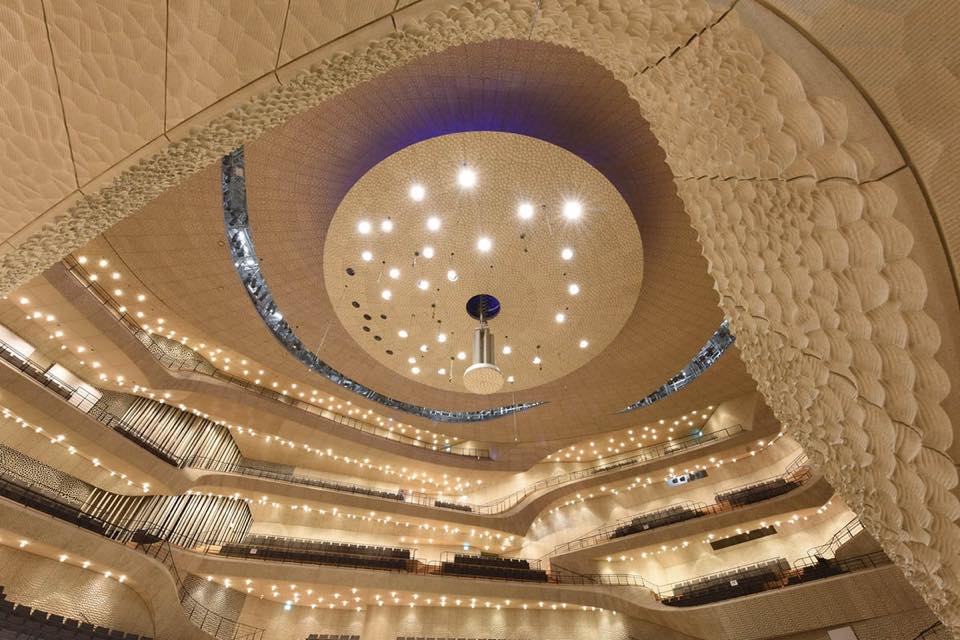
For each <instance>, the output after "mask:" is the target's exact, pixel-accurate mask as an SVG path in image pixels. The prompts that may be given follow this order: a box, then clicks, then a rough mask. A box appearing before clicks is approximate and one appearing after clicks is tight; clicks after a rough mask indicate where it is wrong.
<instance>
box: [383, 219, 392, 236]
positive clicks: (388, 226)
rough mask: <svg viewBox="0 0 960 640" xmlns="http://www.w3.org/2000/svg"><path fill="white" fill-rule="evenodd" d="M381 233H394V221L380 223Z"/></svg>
mask: <svg viewBox="0 0 960 640" xmlns="http://www.w3.org/2000/svg"><path fill="white" fill-rule="evenodd" d="M380 231H383V232H384V233H390V232H391V231H393V220H390V219H389V218H388V219H386V220H384V221H383V222H381V223H380Z"/></svg>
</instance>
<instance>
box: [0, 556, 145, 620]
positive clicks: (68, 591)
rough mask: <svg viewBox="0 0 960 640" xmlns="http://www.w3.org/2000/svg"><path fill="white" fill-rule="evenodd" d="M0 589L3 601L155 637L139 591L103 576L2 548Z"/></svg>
mask: <svg viewBox="0 0 960 640" xmlns="http://www.w3.org/2000/svg"><path fill="white" fill-rule="evenodd" d="M3 543H13V541H12V540H2V541H0V585H3V588H4V592H5V593H6V597H7V600H10V601H11V602H16V603H17V604H23V605H26V606H28V607H33V608H35V609H41V610H43V611H46V612H48V613H55V614H59V615H62V616H65V617H69V618H74V619H76V620H79V621H81V622H89V623H91V624H93V625H97V626H102V627H109V628H111V629H120V630H122V631H124V632H127V633H136V634H138V635H146V636H150V637H154V635H155V634H154V628H153V617H152V616H151V615H150V610H149V609H148V608H147V605H146V604H145V603H144V602H143V599H141V598H140V596H139V595H137V593H136V592H135V591H134V590H133V589H131V588H130V587H128V586H126V585H124V584H121V583H120V582H118V581H117V580H114V579H111V578H107V577H106V576H104V575H103V574H102V573H99V572H97V571H92V570H88V569H83V568H81V567H77V566H75V565H72V564H67V563H61V562H57V561H56V560H51V559H49V558H45V557H43V556H38V555H35V554H32V553H30V552H28V551H22V550H20V549H15V548H11V547H8V546H6V545H5V544H3Z"/></svg>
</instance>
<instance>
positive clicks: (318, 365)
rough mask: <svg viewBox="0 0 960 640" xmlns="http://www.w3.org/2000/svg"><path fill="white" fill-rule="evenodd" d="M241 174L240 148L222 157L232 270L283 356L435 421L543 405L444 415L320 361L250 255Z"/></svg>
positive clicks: (504, 413) (495, 414) (508, 412)
mask: <svg viewBox="0 0 960 640" xmlns="http://www.w3.org/2000/svg"><path fill="white" fill-rule="evenodd" d="M244 170H245V164H244V159H243V147H240V148H239V149H236V150H235V151H232V152H231V153H229V154H228V155H226V156H224V157H223V161H222V164H221V174H220V189H221V194H222V196H223V221H224V225H225V227H226V232H227V242H228V244H229V246H230V254H231V256H232V257H233V266H234V269H236V271H237V275H238V276H239V277H240V281H241V282H242V283H243V287H244V288H245V289H246V290H247V294H248V295H249V296H250V300H251V302H253V306H254V307H255V308H256V310H257V313H258V314H259V315H260V317H261V318H262V319H263V322H264V323H265V324H266V325H267V328H268V329H270V331H271V332H272V333H273V336H274V337H275V338H276V339H277V340H279V341H280V344H282V345H283V346H284V347H285V348H286V349H287V351H289V352H290V353H291V354H292V355H293V356H294V357H295V358H296V359H297V360H299V361H300V362H302V363H303V364H305V365H306V366H307V367H308V368H309V369H310V370H311V371H314V372H315V373H319V374H320V375H322V376H323V377H325V378H327V379H328V380H330V381H331V382H333V383H334V384H336V385H337V386H339V387H342V388H343V389H346V390H347V391H352V392H353V393H356V394H357V395H360V396H363V397H364V398H366V399H368V400H371V401H373V402H376V403H378V404H381V405H383V406H385V407H388V408H390V409H397V410H399V411H404V412H406V413H409V414H412V415H415V416H419V417H421V418H427V419H428V420H434V421H436V422H484V421H487V420H495V419H497V418H503V417H504V416H509V415H511V414H514V413H518V412H520V411H526V410H528V409H533V408H534V407H539V406H540V405H542V404H546V402H524V403H521V404H511V405H507V406H502V407H494V408H492V409H483V410H481V411H446V410H444V409H431V408H429V407H421V406H419V405H415V404H411V403H409V402H403V401H401V400H397V399H395V398H391V397H389V396H385V395H383V394H382V393H379V392H378V391H374V390H373V389H371V388H369V387H366V386H364V385H362V384H360V383H359V382H357V381H356V380H352V379H350V378H349V377H347V376H346V375H344V374H343V373H341V372H340V371H337V370H336V369H334V368H333V367H331V366H330V365H328V364H327V363H326V362H324V361H323V360H321V359H320V357H319V356H318V355H317V354H315V353H313V352H312V351H310V350H309V349H307V348H305V347H304V346H303V343H302V342H301V341H300V338H298V337H297V335H296V334H295V333H294V332H293V329H291V328H290V325H288V324H287V321H286V320H284V319H283V314H282V313H281V312H280V310H279V309H278V308H277V304H276V302H275V301H274V299H273V295H272V294H271V293H270V288H269V287H268V286H267V281H266V279H265V278H264V276H263V272H262V271H261V270H260V260H259V259H258V258H257V254H256V251H255V250H254V247H253V237H252V235H251V233H250V224H249V217H248V211H247V186H246V179H245V177H244Z"/></svg>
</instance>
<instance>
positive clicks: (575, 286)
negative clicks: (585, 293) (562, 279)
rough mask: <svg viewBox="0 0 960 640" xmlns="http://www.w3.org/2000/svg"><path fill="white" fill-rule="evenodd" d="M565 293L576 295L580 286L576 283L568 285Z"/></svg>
mask: <svg viewBox="0 0 960 640" xmlns="http://www.w3.org/2000/svg"><path fill="white" fill-rule="evenodd" d="M567 293H569V294H570V295H572V296H575V295H577V294H578V293H580V285H578V284H576V283H570V286H569V287H567Z"/></svg>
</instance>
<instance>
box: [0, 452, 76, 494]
mask: <svg viewBox="0 0 960 640" xmlns="http://www.w3.org/2000/svg"><path fill="white" fill-rule="evenodd" d="M0 467H3V468H5V469H10V470H11V471H13V472H15V473H17V474H19V475H20V476H21V477H23V478H27V479H28V480H29V481H32V482H37V483H39V484H41V485H43V486H44V487H47V488H49V489H53V490H55V491H60V492H62V493H63V495H64V496H65V497H69V499H70V500H72V501H73V502H75V503H76V504H77V505H78V506H79V505H81V504H83V503H84V502H86V500H87V498H89V497H90V494H91V493H93V487H91V486H90V485H89V484H87V483H86V482H84V481H82V480H77V479H76V478H74V477H73V476H71V475H69V474H67V473H64V472H62V471H60V470H59V469H55V468H53V467H50V466H48V465H45V464H43V463H42V462H40V461H38V460H34V459H33V458H31V457H29V456H25V455H23V454H22V453H20V452H19V451H17V450H16V449H11V448H10V447H5V446H3V445H0Z"/></svg>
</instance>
